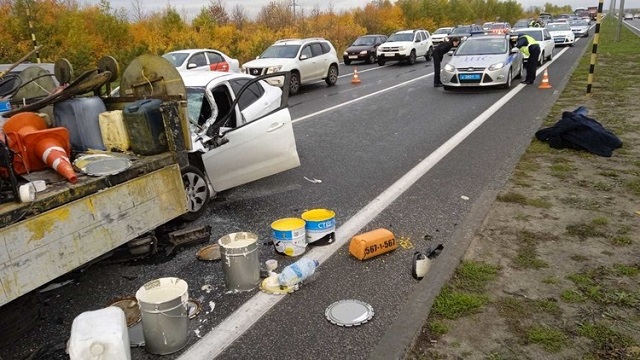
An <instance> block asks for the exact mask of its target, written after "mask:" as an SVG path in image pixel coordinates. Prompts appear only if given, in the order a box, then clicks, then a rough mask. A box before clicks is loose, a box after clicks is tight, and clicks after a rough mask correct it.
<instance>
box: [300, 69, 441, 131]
mask: <svg viewBox="0 0 640 360" xmlns="http://www.w3.org/2000/svg"><path fill="white" fill-rule="evenodd" d="M431 75H433V73H429V74H427V75H422V76H419V77H417V78H415V79H411V80H409V81H405V82H403V83H400V84H397V85H393V86H391V87H388V88H386V89H382V90H378V91H376V92H372V93H371V94H367V95H364V96H361V97H359V98H356V99H353V100H349V101H347V102H344V103H342V104H338V105H335V106H332V107H329V108H326V109H324V110H320V111H316V112H314V113H311V114H309V115H305V116H302V117H299V118H297V119H293V120H291V122H292V123H297V122H300V121H302V120H307V119H309V118H312V117H314V116H317V115H320V114H324V113H326V112H328V111H332V110H335V109H338V108H341V107H343V106H346V105H349V104H353V103H355V102H359V101H362V100H365V99H368V98H370V97H372V96H376V95H380V94H382V93H385V92H387V91H391V90H394V89H397V88H399V87H402V86H405V85H408V84H410V83H412V82H415V81H418V80H422V79H424V78H426V77H429V76H431Z"/></svg>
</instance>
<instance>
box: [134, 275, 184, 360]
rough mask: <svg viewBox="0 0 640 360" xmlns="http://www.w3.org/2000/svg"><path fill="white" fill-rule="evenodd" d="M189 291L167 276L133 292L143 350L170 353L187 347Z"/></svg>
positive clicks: (182, 284) (179, 281) (163, 353)
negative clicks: (134, 293)
mask: <svg viewBox="0 0 640 360" xmlns="http://www.w3.org/2000/svg"><path fill="white" fill-rule="evenodd" d="M188 290H189V287H188V285H187V283H186V282H185V281H184V280H182V279H178V278H173V277H167V278H160V279H156V280H152V281H149V282H148V283H146V284H144V285H143V286H142V287H141V288H140V289H139V290H138V291H137V292H136V298H137V299H138V305H139V306H140V314H141V315H142V330H143V333H144V342H145V349H146V350H147V351H148V352H150V353H151V354H156V355H166V354H171V353H174V352H176V351H179V350H181V349H182V348H183V347H185V345H187V334H188V322H189V315H188V301H189V294H188Z"/></svg>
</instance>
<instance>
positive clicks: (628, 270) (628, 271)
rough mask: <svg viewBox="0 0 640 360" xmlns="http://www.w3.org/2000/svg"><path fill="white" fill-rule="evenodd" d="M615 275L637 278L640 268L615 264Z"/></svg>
mask: <svg viewBox="0 0 640 360" xmlns="http://www.w3.org/2000/svg"><path fill="white" fill-rule="evenodd" d="M613 270H614V273H615V274H617V275H623V276H636V275H638V273H640V266H638V265H633V266H629V265H625V264H614V265H613Z"/></svg>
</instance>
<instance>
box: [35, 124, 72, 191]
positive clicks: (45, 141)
mask: <svg viewBox="0 0 640 360" xmlns="http://www.w3.org/2000/svg"><path fill="white" fill-rule="evenodd" d="M68 139H69V133H68V132H67V129H64V128H54V129H47V130H42V131H38V132H37V133H32V134H29V137H28V138H26V139H25V144H28V143H32V144H33V149H34V152H35V154H36V155H38V156H40V159H41V160H42V162H43V163H45V164H47V165H48V166H49V167H50V168H52V169H53V170H55V171H56V172H57V173H58V174H60V175H62V176H63V177H64V178H65V179H67V180H69V182H70V183H72V184H75V183H76V182H78V176H77V175H76V172H75V171H74V170H73V166H71V162H70V161H69V156H68V155H67V154H68V153H67V150H65V148H64V146H65V143H68ZM27 146H28V145H27Z"/></svg>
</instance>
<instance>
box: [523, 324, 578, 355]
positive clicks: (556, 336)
mask: <svg viewBox="0 0 640 360" xmlns="http://www.w3.org/2000/svg"><path fill="white" fill-rule="evenodd" d="M527 338H528V340H529V341H530V342H532V343H534V344H538V345H540V346H542V348H543V349H545V350H546V351H548V352H551V353H557V352H559V351H561V350H562V349H563V348H564V347H566V346H567V343H568V340H569V337H568V336H567V334H565V333H564V332H563V331H561V330H558V329H554V328H551V327H548V326H534V327H532V328H530V329H529V330H528V331H527Z"/></svg>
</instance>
